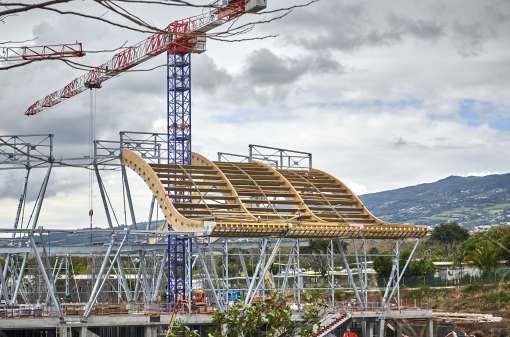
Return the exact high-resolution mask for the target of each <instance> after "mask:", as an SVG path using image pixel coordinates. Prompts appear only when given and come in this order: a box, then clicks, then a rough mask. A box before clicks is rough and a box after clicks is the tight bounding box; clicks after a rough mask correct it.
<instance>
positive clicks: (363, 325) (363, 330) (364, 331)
mask: <svg viewBox="0 0 510 337" xmlns="http://www.w3.org/2000/svg"><path fill="white" fill-rule="evenodd" d="M361 334H362V335H363V337H367V320H366V319H364V320H363V321H361Z"/></svg>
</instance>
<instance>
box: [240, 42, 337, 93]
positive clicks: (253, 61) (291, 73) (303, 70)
mask: <svg viewBox="0 0 510 337" xmlns="http://www.w3.org/2000/svg"><path fill="white" fill-rule="evenodd" d="M246 62H247V67H246V69H245V71H244V73H243V74H242V78H244V79H246V81H247V82H249V83H251V84H253V85H255V86H261V87H266V86H278V85H288V84H292V83H295V82H296V81H297V80H299V79H300V78H301V77H302V76H304V75H308V74H312V73H313V72H315V71H316V72H318V73H325V72H329V71H331V72H335V71H339V70H341V69H342V67H341V65H340V64H339V63H338V62H337V61H336V60H334V59H332V58H331V57H330V56H328V55H320V56H317V57H316V56H310V55H308V56H303V57H301V58H290V57H281V56H278V55H276V54H274V53H273V52H272V51H270V50H269V49H259V50H256V51H255V52H253V53H252V54H251V55H250V56H249V57H248V59H247V60H246Z"/></svg>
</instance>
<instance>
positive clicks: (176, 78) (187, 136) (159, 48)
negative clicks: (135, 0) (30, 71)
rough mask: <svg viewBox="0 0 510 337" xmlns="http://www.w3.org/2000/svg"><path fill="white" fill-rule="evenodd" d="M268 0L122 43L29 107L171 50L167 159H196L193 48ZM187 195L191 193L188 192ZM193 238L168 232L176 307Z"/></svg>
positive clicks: (187, 279) (185, 290)
mask: <svg viewBox="0 0 510 337" xmlns="http://www.w3.org/2000/svg"><path fill="white" fill-rule="evenodd" d="M266 5H267V4H266V0H221V1H216V2H215V3H214V4H213V6H212V8H211V10H209V11H208V12H207V13H205V14H202V15H198V16H193V17H189V18H186V19H182V20H176V21H173V22H172V23H170V24H169V25H168V26H167V27H166V29H164V32H162V33H156V34H153V35H151V36H149V37H148V38H147V39H145V40H143V41H141V42H139V43H137V44H135V45H133V46H131V47H127V48H125V49H123V50H122V51H121V52H119V53H117V54H115V55H114V56H113V57H112V58H111V59H110V60H109V61H107V62H106V63H103V64H102V65H100V66H97V67H95V68H94V69H92V70H91V71H89V72H88V73H85V74H83V75H82V76H80V77H78V78H76V79H74V80H73V81H71V82H70V83H69V84H67V85H66V86H65V87H63V88H62V89H60V90H57V91H55V92H53V93H51V94H49V95H48V96H46V97H44V98H42V99H40V100H38V101H37V102H35V103H34V104H32V105H31V106H30V107H29V108H28V109H27V110H26V112H25V114H26V115H28V116H31V115H35V114H37V113H39V112H41V111H43V110H44V109H47V108H50V107H52V106H54V105H56V104H58V103H60V102H63V101H65V100H68V99H69V98H71V97H73V96H76V95H78V94H80V93H82V92H84V91H86V90H87V89H93V88H100V87H101V85H102V83H103V82H105V81H107V80H109V79H110V78H112V77H115V76H117V75H119V74H121V73H123V72H125V71H127V70H129V69H131V68H133V67H135V66H137V65H139V64H141V63H143V62H145V61H147V60H149V59H151V58H153V57H155V56H157V55H160V54H162V53H164V52H167V89H168V90H167V132H168V163H173V164H181V165H189V164H191V54H192V53H202V52H204V51H205V44H206V33H207V32H208V31H210V30H212V29H214V28H216V27H219V26H221V25H223V24H225V23H228V22H231V21H232V20H234V19H237V18H238V17H240V16H242V15H243V14H245V13H256V12H260V11H261V10H263V9H265V8H266ZM182 197H183V198H185V197H186V196H185V195H183V196H182ZM190 252H191V239H189V238H188V237H186V236H185V235H174V234H173V233H172V232H169V235H168V248H167V253H168V260H167V263H168V274H169V275H168V295H169V302H170V304H172V305H173V306H174V307H175V308H176V307H177V303H178V299H182V300H188V302H189V301H191V298H192V296H191V289H192V287H191V286H192V279H191V277H192V272H191V259H190V255H189V254H191V253H190Z"/></svg>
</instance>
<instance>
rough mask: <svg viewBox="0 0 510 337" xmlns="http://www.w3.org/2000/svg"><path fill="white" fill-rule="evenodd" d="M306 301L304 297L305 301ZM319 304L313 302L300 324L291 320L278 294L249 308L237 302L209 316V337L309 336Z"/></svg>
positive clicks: (305, 311)
mask: <svg viewBox="0 0 510 337" xmlns="http://www.w3.org/2000/svg"><path fill="white" fill-rule="evenodd" d="M305 299H306V297H305ZM320 303H321V302H320V300H319V299H315V300H314V301H313V302H312V303H311V305H310V306H307V308H306V309H305V310H304V313H303V319H304V320H303V321H302V322H295V321H293V320H292V310H291V309H290V307H289V306H288V305H287V303H286V302H285V299H284V298H283V296H281V295H280V294H276V293H275V294H272V295H271V296H269V297H268V298H266V299H265V300H264V301H259V302H256V303H253V304H251V305H248V304H244V303H243V302H241V301H239V302H236V303H234V305H233V306H232V307H230V308H229V310H228V312H220V311H217V312H215V313H214V315H213V323H214V327H213V330H212V333H211V335H212V336H213V337H239V336H243V337H262V336H264V337H266V336H267V337H271V336H281V335H289V336H292V335H298V336H301V337H311V336H313V331H314V329H315V330H316V329H317V328H318V327H317V325H318V323H319V309H320V305H321V304H320Z"/></svg>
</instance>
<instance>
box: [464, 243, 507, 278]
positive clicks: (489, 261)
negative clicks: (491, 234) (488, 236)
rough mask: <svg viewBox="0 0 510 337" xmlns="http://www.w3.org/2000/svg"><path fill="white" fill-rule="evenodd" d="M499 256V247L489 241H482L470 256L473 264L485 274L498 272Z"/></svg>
mask: <svg viewBox="0 0 510 337" xmlns="http://www.w3.org/2000/svg"><path fill="white" fill-rule="evenodd" d="M499 256H500V251H499V249H498V247H497V246H496V245H495V244H494V243H492V242H491V241H488V240H484V241H481V242H480V243H479V244H478V246H477V247H475V249H474V250H473V251H472V252H471V255H470V257H471V260H472V261H473V264H474V265H475V266H477V267H478V268H480V270H482V271H484V272H491V271H494V270H496V267H497V265H498V260H499Z"/></svg>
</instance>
